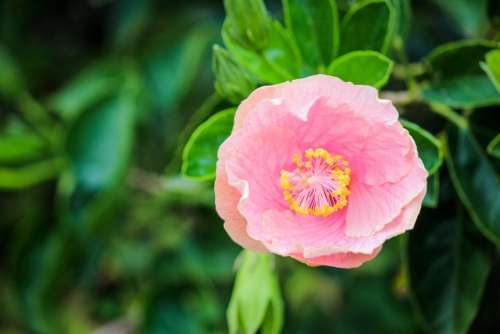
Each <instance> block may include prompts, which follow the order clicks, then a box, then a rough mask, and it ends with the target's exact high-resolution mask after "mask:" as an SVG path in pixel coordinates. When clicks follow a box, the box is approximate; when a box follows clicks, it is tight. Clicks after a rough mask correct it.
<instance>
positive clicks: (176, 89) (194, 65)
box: [143, 23, 215, 111]
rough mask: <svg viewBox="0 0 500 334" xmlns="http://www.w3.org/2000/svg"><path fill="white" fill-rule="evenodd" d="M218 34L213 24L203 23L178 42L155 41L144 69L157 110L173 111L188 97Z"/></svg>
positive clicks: (182, 36) (181, 36) (145, 60)
mask: <svg viewBox="0 0 500 334" xmlns="http://www.w3.org/2000/svg"><path fill="white" fill-rule="evenodd" d="M214 33H215V30H214V29H213V26H212V25H211V24H208V23H203V24H199V25H198V26H196V27H195V28H192V29H191V30H189V31H188V32H187V33H184V34H180V37H178V38H177V39H176V40H175V41H170V42H167V41H163V40H159V41H154V43H153V48H152V50H150V51H148V53H147V54H146V55H145V56H144V59H143V68H144V74H145V83H146V88H147V90H148V92H149V93H150V95H151V97H152V100H153V103H154V105H155V106H157V107H159V108H162V109H165V110H166V111H169V110H170V109H172V108H174V107H175V106H177V105H178V103H179V101H180V100H181V99H182V98H183V97H185V95H186V94H187V93H188V91H189V89H190V87H191V86H192V84H193V82H195V80H196V78H197V74H198V72H199V69H200V66H201V64H202V62H203V60H204V57H205V56H206V55H207V54H208V49H209V46H210V44H211V41H212V39H213V38H214ZM165 110H164V111H165Z"/></svg>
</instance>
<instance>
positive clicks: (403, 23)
mask: <svg viewBox="0 0 500 334" xmlns="http://www.w3.org/2000/svg"><path fill="white" fill-rule="evenodd" d="M391 3H392V5H393V6H394V11H395V15H396V28H395V32H396V34H397V35H398V36H400V37H401V38H402V39H403V40H405V39H406V37H407V36H408V33H409V32H410V26H411V24H412V13H411V4H410V0H391Z"/></svg>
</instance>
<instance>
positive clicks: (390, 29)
mask: <svg viewBox="0 0 500 334" xmlns="http://www.w3.org/2000/svg"><path fill="white" fill-rule="evenodd" d="M395 26H396V17H395V15H394V8H393V6H392V4H391V3H390V2H389V1H388V0H365V1H360V2H357V3H355V4H354V5H353V6H352V7H351V8H350V9H349V12H347V14H346V15H345V16H344V19H343V20H342V24H341V37H340V41H341V42H340V54H341V55H342V54H345V53H347V52H349V51H355V50H375V51H380V52H382V53H386V52H387V51H388V48H389V46H390V43H391V40H392V37H393V34H394V29H395Z"/></svg>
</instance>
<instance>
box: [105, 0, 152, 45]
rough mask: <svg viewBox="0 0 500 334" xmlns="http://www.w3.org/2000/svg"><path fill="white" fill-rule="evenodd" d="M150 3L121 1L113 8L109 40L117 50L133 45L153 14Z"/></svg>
mask: <svg viewBox="0 0 500 334" xmlns="http://www.w3.org/2000/svg"><path fill="white" fill-rule="evenodd" d="M152 9H153V8H152V3H151V1H143V0H122V1H119V2H116V4H115V6H114V7H113V12H112V15H113V16H112V18H111V24H110V38H111V41H112V43H113V45H115V47H116V48H118V49H123V48H125V47H129V46H131V45H134V43H135V42H137V40H138V39H139V37H140V36H141V34H142V33H143V32H144V30H145V28H146V26H147V23H148V21H149V20H150V19H151V16H152V14H153V10H152Z"/></svg>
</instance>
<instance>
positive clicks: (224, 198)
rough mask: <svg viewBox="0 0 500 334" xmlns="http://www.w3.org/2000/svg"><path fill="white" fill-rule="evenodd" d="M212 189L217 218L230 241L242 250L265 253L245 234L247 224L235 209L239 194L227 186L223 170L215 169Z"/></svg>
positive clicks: (260, 245)
mask: <svg viewBox="0 0 500 334" xmlns="http://www.w3.org/2000/svg"><path fill="white" fill-rule="evenodd" d="M214 187H215V208H216V210H217V213H218V214H219V216H220V217H221V218H222V219H223V220H224V229H225V230H226V231H227V233H228V234H229V236H230V237H231V239H233V240H234V242H236V243H237V244H239V245H241V246H242V247H244V248H247V249H250V250H253V251H256V252H265V251H267V249H266V247H264V245H262V243H261V242H259V241H257V240H254V239H252V238H250V237H249V236H248V234H247V232H246V226H247V222H246V220H245V218H243V217H242V216H241V214H240V213H239V211H238V209H237V206H238V201H239V200H240V197H241V193H240V192H239V191H238V190H237V189H236V188H234V187H232V186H230V185H229V184H228V182H227V177H226V175H225V173H224V169H223V168H217V176H216V178H215V186H214Z"/></svg>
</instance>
